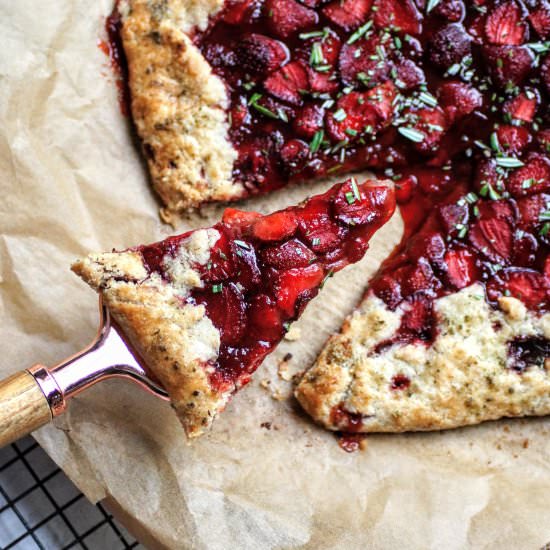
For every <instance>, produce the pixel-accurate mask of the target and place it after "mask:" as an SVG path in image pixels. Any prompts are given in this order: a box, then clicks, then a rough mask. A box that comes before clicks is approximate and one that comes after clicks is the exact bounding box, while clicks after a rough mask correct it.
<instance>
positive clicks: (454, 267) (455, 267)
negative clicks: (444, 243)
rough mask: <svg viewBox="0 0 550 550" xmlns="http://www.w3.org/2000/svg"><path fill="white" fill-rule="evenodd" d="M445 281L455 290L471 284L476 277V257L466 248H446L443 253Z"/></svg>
mask: <svg viewBox="0 0 550 550" xmlns="http://www.w3.org/2000/svg"><path fill="white" fill-rule="evenodd" d="M445 264H446V279H447V282H448V283H449V284H450V285H451V286H452V287H453V288H456V289H457V290H460V289H461V288H465V287H467V286H469V285H471V284H472V283H473V282H475V281H476V280H477V279H478V275H479V270H478V268H477V266H476V258H475V256H474V254H472V252H470V250H468V249H467V248H457V249H452V250H448V251H447V253H446V254H445Z"/></svg>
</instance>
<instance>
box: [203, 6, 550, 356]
mask: <svg viewBox="0 0 550 550" xmlns="http://www.w3.org/2000/svg"><path fill="white" fill-rule="evenodd" d="M548 15H549V4H548V1H547V0H540V1H539V2H522V1H520V0H476V1H475V2H464V1H463V0H440V1H439V2H435V3H434V2H420V1H416V2H413V1H412V0H404V1H397V0H329V1H325V0H301V1H298V0H244V1H242V0H241V1H237V0H235V1H233V0H232V1H230V2H227V3H226V5H225V7H224V9H222V11H221V12H220V13H219V14H218V15H216V16H215V17H213V18H212V19H211V22H210V24H209V26H208V28H207V29H206V30H204V31H197V32H196V33H195V35H194V37H193V38H194V42H195V44H196V46H197V47H198V48H199V49H200V50H201V51H202V52H203V54H204V56H205V57H206V58H207V59H208V60H209V62H210V64H211V65H212V69H213V71H214V73H215V74H216V75H218V76H219V77H220V78H221V79H222V80H223V81H224V82H225V84H226V88H227V92H228V95H229V102H230V108H229V110H228V116H229V126H230V128H229V139H230V140H231V141H232V143H233V145H234V147H235V148H236V150H237V151H238V153H239V155H238V160H237V161H236V163H235V166H234V173H233V176H234V178H235V179H236V180H238V181H242V182H244V184H245V186H246V189H247V190H248V193H249V194H254V193H263V192H267V191H270V190H273V189H275V188H279V187H281V186H284V185H287V184H288V183H289V182H292V181H299V180H306V179H312V178H318V177H321V176H326V175H327V174H333V173H342V172H349V171H350V170H356V169H365V168H369V169H371V170H373V171H374V172H376V173H377V175H380V176H385V177H389V178H392V179H393V180H394V181H395V182H396V196H397V200H398V202H399V204H400V207H401V210H402V213H403V216H404V218H405V237H404V243H403V245H401V246H400V247H399V248H398V249H397V251H396V252H395V253H394V254H393V255H392V257H391V258H389V259H388V260H387V261H386V262H385V264H384V266H383V268H382V270H381V271H380V273H379V274H378V275H377V276H376V277H375V279H374V280H373V281H372V285H371V288H372V291H373V292H375V293H376V294H377V295H378V296H379V297H380V298H381V299H382V300H384V301H385V302H386V303H387V304H388V306H389V307H391V308H397V307H402V309H403V311H404V312H405V314H404V317H403V326H402V329H401V331H400V334H399V335H398V338H400V339H402V340H407V341H410V340H419V341H426V342H428V341H430V339H431V338H433V337H434V335H435V333H434V330H433V327H434V326H436V323H435V322H434V319H433V315H434V314H433V308H432V307H431V304H432V302H433V300H434V299H435V298H437V297H439V296H443V295H445V294H446V293H449V292H454V291H456V290H459V289H461V288H464V287H466V286H468V285H470V284H472V283H474V282H476V281H478V282H481V283H483V284H485V285H486V288H487V296H488V300H489V302H490V303H491V304H492V305H493V306H494V307H497V303H498V298H499V297H500V296H505V295H513V296H518V297H521V298H522V299H523V300H524V301H525V303H526V305H527V306H528V307H529V308H531V309H532V310H534V311H535V312H537V313H542V312H546V311H549V310H550V304H549V299H548V292H547V288H548V279H549V271H550V261H549V260H548V250H549V246H550V200H549V197H550V124H549V123H550V105H549V94H550V49H549V47H548V43H547V42H545V40H548V37H549V33H550V28H549V27H550V26H549V21H550V18H549V16H548ZM220 52H234V54H233V55H221V54H220ZM350 192H352V191H350V190H346V191H343V192H342V193H343V194H342V193H341V194H340V196H339V197H335V199H334V205H333V207H331V208H332V210H331V213H330V214H329V213H328V212H327V210H326V209H325V208H324V207H322V206H321V205H318V204H316V205H313V204H312V205H310V207H309V208H308V209H307V210H306V211H303V212H302V214H301V216H300V219H298V220H286V221H280V220H279V221H277V219H276V217H274V218H273V220H272V223H271V222H270V223H266V222H265V221H262V219H261V218H259V219H258V220H257V221H256V223H253V221H250V220H249V219H248V216H249V215H248V214H244V213H238V212H235V211H233V213H232V214H226V218H227V220H229V218H231V219H232V220H233V221H232V222H231V226H232V227H233V225H232V224H233V223H234V224H236V225H235V226H237V225H238V226H239V227H240V226H242V227H247V228H248V227H255V230H254V231H255V235H256V237H255V238H259V239H264V240H263V241H262V242H265V243H266V247H265V249H264V250H263V251H262V253H261V255H260V256H261V258H260V260H258V258H256V260H257V262H259V264H258V263H257V265H260V264H261V266H264V267H261V268H259V269H260V271H261V270H262V269H264V268H265V266H269V269H273V270H282V269H284V270H286V271H289V273H287V275H285V277H282V278H281V277H274V278H269V281H271V282H272V283H270V284H272V285H274V286H273V288H275V286H276V285H279V286H280V287H284V286H285V285H286V284H288V285H289V286H292V287H293V290H289V291H288V292H286V290H285V291H284V292H283V294H281V296H284V298H281V300H282V302H277V299H275V298H274V297H273V296H271V297H269V296H266V297H263V298H261V299H260V298H259V297H258V298H255V299H254V300H253V303H254V304H255V305H254V306H253V307H252V308H251V310H250V311H251V312H256V311H262V308H267V309H266V313H265V316H264V315H263V314H262V313H257V314H256V313H254V315H257V316H256V317H255V318H256V319H257V321H258V323H261V320H262V319H264V317H265V318H269V319H272V318H273V317H274V316H276V315H275V313H274V312H279V311H290V309H291V306H289V305H288V304H292V303H293V302H296V303H298V302H300V296H307V295H308V292H309V289H308V284H311V285H313V286H315V284H316V280H317V277H318V275H317V273H316V272H315V270H308V267H309V265H310V264H309V263H307V262H309V261H310V258H311V254H313V255H315V257H318V255H323V257H325V258H326V259H327V261H328V258H330V261H331V262H332V264H333V265H334V266H340V265H341V262H345V261H347V260H346V259H345V258H351V257H352V256H353V253H355V254H357V255H360V254H362V252H363V248H362V246H361V245H357V246H355V245H354V246H352V245H350V244H348V245H347V246H342V242H343V241H342V239H343V238H344V235H345V234H347V233H346V232H347V231H350V230H351V228H353V227H354V225H353V224H356V223H363V222H364V220H366V219H368V213H367V210H364V209H363V208H362V206H361V202H362V199H361V200H359V201H358V202H357V204H353V203H351V204H348V203H347V199H346V193H350ZM350 196H351V195H350ZM240 218H242V219H240ZM228 223H229V222H228ZM247 224H249V225H247ZM247 230H248V229H247ZM415 232H419V235H418V236H416V237H415V239H414V242H413V240H411V236H412V235H414V234H415ZM279 238H281V239H283V240H285V242H284V246H283V245H282V244H281V243H280V242H279V241H277V239H279ZM409 241H410V242H409ZM267 243H269V245H267ZM279 245H280V246H279ZM273 247H275V248H273ZM354 251H355V252H354ZM342 258H344V259H342ZM247 266H248V267H247V268H246V269H248V271H247V273H249V275H248V276H249V277H250V278H251V279H254V269H253V268H252V267H251V264H250V265H249V264H247ZM229 269H230V267H229V266H228V265H227V263H225V262H223V261H222V259H220V260H219V261H217V262H216V269H215V270H214V271H215V277H218V278H220V277H223V276H225V274H226V273H229V272H230V271H228V270H229ZM291 270H297V271H291ZM300 270H307V271H304V272H301V271H300ZM244 271H245V270H244V269H243V272H244ZM262 273H263V272H262ZM270 273H271V272H270ZM296 273H302V275H303V277H302V276H301V275H297V276H296V277H294V275H295V274H296ZM295 279H296V280H299V281H300V282H299V283H296V284H294V283H292V281H294V280H295ZM220 280H222V279H220ZM308 281H309V282H308ZM277 288H279V287H277ZM232 296H233V294H231V297H230V298H228V302H229V301H230V300H232V299H233V298H232ZM287 301H288V304H287ZM298 306H299V304H298ZM298 306H297V307H298ZM269 308H271V309H269ZM298 308H299V307H298ZM247 311H248V310H247ZM267 311H269V312H271V313H269V314H268V313H267ZM251 314H252V313H251ZM238 318H240V317H239V316H238V315H235V319H238ZM230 321H231V322H233V319H231V320H230ZM220 324H223V322H222V321H220ZM235 324H236V326H239V322H238V321H235ZM259 326H260V325H259ZM261 326H263V325H261ZM269 326H274V325H273V324H270V325H269ZM246 333H248V332H246ZM239 357H240V356H239V354H238V353H236V352H235V353H234V354H233V355H232V356H231V361H232V362H233V363H234V362H235V361H236V362H238V361H239V359H238V358H239ZM233 363H232V364H233Z"/></svg>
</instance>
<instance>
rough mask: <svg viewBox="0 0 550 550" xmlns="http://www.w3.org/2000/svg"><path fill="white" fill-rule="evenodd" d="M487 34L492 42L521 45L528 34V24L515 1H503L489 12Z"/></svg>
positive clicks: (486, 26)
mask: <svg viewBox="0 0 550 550" xmlns="http://www.w3.org/2000/svg"><path fill="white" fill-rule="evenodd" d="M485 35H486V37H487V40H488V41H489V42H491V43H492V44H498V45H509V46H519V45H520V44H523V42H524V41H525V39H526V36H527V25H526V24H525V22H524V19H523V16H522V13H521V10H520V8H519V6H518V4H517V3H516V2H514V1H509V2H503V3H502V4H500V5H498V6H497V7H496V8H495V9H493V10H491V11H490V12H489V14H488V17H487V21H486V22H485Z"/></svg>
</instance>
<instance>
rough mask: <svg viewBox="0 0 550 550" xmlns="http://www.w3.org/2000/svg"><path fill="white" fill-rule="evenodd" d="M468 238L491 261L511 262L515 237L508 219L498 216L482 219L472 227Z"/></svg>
mask: <svg viewBox="0 0 550 550" xmlns="http://www.w3.org/2000/svg"><path fill="white" fill-rule="evenodd" d="M468 239H469V241H470V243H471V244H472V246H473V247H474V248H475V249H476V250H477V251H478V252H480V253H481V254H482V255H483V256H485V257H486V258H487V259H489V260H490V261H491V262H496V263H503V264H505V265H507V264H509V263H510V261H511V256H512V246H513V242H514V239H513V232H512V225H511V224H510V222H509V221H508V220H506V219H502V218H497V217H494V218H489V219H481V220H479V221H477V222H475V223H474V224H473V225H472V226H471V227H470V230H469V231H468Z"/></svg>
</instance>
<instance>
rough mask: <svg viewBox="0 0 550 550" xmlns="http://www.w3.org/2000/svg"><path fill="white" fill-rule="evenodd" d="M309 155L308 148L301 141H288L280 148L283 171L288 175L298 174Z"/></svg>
mask: <svg viewBox="0 0 550 550" xmlns="http://www.w3.org/2000/svg"><path fill="white" fill-rule="evenodd" d="M308 155H309V146H308V145H307V143H305V142H303V141H302V140H301V139H290V140H289V141H287V142H286V143H285V144H284V145H283V146H282V148H281V151H280V156H281V162H282V164H283V167H284V170H285V172H286V173H288V174H290V175H294V174H297V173H298V172H300V171H301V170H302V169H303V168H304V166H305V164H306V162H307V160H308Z"/></svg>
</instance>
